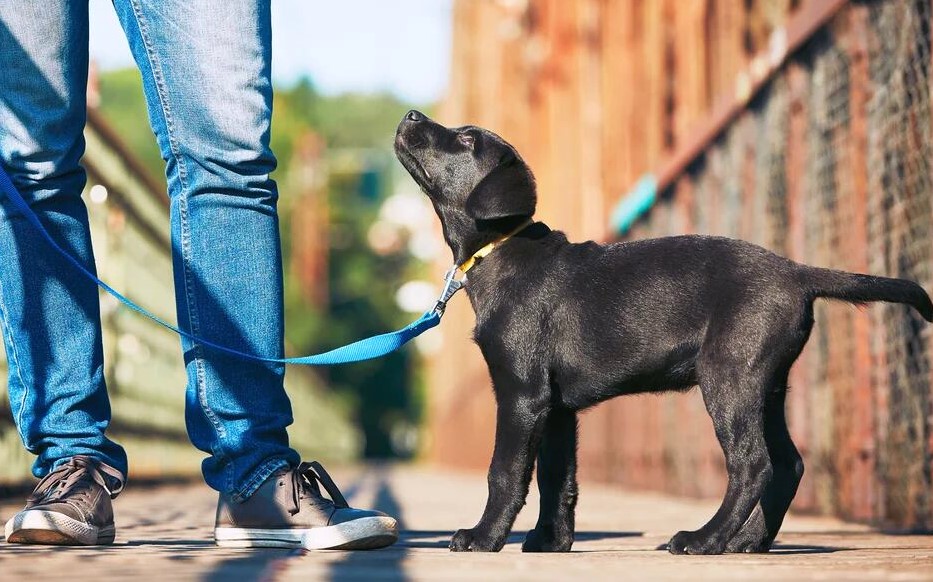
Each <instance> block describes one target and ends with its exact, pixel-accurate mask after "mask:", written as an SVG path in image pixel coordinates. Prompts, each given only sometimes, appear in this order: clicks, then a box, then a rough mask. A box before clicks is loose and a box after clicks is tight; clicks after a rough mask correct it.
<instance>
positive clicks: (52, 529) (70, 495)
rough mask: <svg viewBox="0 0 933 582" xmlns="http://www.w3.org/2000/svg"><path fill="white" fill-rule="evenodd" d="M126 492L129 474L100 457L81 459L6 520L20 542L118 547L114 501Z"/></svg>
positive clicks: (52, 476)
mask: <svg viewBox="0 0 933 582" xmlns="http://www.w3.org/2000/svg"><path fill="white" fill-rule="evenodd" d="M122 489H123V475H122V474H120V472H119V471H117V470H116V469H114V468H113V467H111V466H110V465H107V464H106V463H102V462H100V461H98V460H96V459H93V458H91V457H88V456H85V455H78V456H75V457H72V458H70V459H68V462H67V463H65V464H63V465H61V466H60V467H58V468H57V469H55V470H54V471H52V472H51V473H49V474H48V475H46V476H45V477H44V478H43V479H42V480H41V481H39V484H38V485H36V489H35V491H33V492H32V495H30V496H29V498H28V499H27V500H26V507H25V508H24V509H23V510H22V511H20V512H19V513H17V514H16V515H14V516H13V518H12V519H11V520H10V521H8V522H6V541H7V542H9V543H14V544H50V545H58V546H95V545H101V544H112V543H113V538H114V535H115V534H116V528H115V527H114V525H113V505H112V503H111V499H113V498H114V497H116V496H117V494H119V493H120V491H121V490H122Z"/></svg>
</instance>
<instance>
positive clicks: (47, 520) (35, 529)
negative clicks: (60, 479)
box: [5, 510, 116, 546]
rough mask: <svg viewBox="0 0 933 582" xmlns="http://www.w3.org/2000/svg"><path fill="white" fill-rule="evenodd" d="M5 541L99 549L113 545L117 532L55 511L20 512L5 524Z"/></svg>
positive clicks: (110, 526)
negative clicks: (95, 547)
mask: <svg viewBox="0 0 933 582" xmlns="http://www.w3.org/2000/svg"><path fill="white" fill-rule="evenodd" d="M5 529H6V541H7V543H11V544H41V545H53V546H98V545H109V544H112V543H113V539H114V537H116V528H115V527H114V526H113V524H111V525H106V526H104V527H96V526H93V525H90V524H88V523H84V522H82V521H78V520H76V519H72V518H70V517H68V516H67V515H65V514H62V513H58V512H55V511H42V510H27V511H21V512H19V513H17V514H16V515H14V516H13V519H11V520H10V521H8V522H6V528H5Z"/></svg>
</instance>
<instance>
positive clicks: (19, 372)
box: [0, 289, 29, 449]
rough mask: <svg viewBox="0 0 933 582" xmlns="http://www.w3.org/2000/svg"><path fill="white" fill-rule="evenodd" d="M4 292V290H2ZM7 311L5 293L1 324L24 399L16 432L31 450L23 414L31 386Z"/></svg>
mask: <svg viewBox="0 0 933 582" xmlns="http://www.w3.org/2000/svg"><path fill="white" fill-rule="evenodd" d="M0 291H2V289H0ZM7 313H9V311H7V308H6V303H5V302H4V300H3V293H2V292H0V323H2V324H3V332H4V335H6V337H7V345H8V346H9V354H8V355H9V358H10V360H11V361H12V363H13V367H14V368H16V377H17V378H18V379H19V383H20V384H21V385H22V387H23V398H22V399H21V400H20V403H19V414H17V415H16V432H18V433H19V438H20V440H21V441H23V444H24V445H26V448H27V449H28V448H29V443H27V442H26V435H25V434H24V433H23V429H22V426H23V414H24V413H25V411H26V397H27V396H29V384H27V383H26V381H25V380H24V379H23V373H22V370H21V368H20V364H19V356H18V355H17V354H16V344H15V343H14V342H13V330H12V328H11V327H10V325H9V322H7Z"/></svg>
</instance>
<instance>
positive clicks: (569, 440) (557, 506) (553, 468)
mask: <svg viewBox="0 0 933 582" xmlns="http://www.w3.org/2000/svg"><path fill="white" fill-rule="evenodd" d="M538 491H539V492H540V494H541V510H540V513H539V514H538V523H537V524H536V525H535V528H534V529H533V530H531V531H529V532H528V535H527V536H526V537H525V543H524V544H522V551H523V552H569V551H570V547H571V546H572V545H573V531H574V511H575V510H576V506H577V415H576V412H574V411H573V410H570V409H567V408H555V409H553V410H551V412H550V413H549V414H548V418H547V421H546V422H545V425H544V434H543V436H542V438H541V447H540V449H539V451H538Z"/></svg>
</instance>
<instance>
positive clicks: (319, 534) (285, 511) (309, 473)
mask: <svg viewBox="0 0 933 582" xmlns="http://www.w3.org/2000/svg"><path fill="white" fill-rule="evenodd" d="M321 486H323V487H324V490H325V491H326V492H327V494H328V496H330V499H328V498H326V497H324V496H323V495H322V494H321ZM397 540H398V523H397V522H396V521H395V519H393V518H391V517H389V516H388V515H386V514H384V513H382V512H379V511H368V510H363V509H353V508H352V507H350V505H349V504H348V503H347V500H346V499H344V498H343V495H342V494H341V493H340V490H339V489H337V485H336V484H334V481H333V479H331V478H330V475H328V474H327V471H325V470H324V467H322V466H321V464H320V463H317V462H312V463H301V465H299V466H298V467H297V468H288V469H283V470H281V471H278V472H276V473H275V474H273V475H272V476H271V477H269V478H268V479H267V480H266V481H265V482H264V483H263V484H262V485H261V486H260V487H259V489H257V490H256V492H255V493H253V494H252V495H251V496H250V497H249V499H247V500H246V501H244V502H242V503H237V502H235V501H234V500H233V499H232V497H231V496H230V495H227V494H221V496H220V501H219V502H218V504H217V525H216V527H215V528H214V541H215V542H216V543H217V545H219V546H226V547H236V548H255V547H266V548H305V549H308V550H371V549H376V548H384V547H386V546H390V545H392V544H394V543H395V542H396V541H397Z"/></svg>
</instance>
